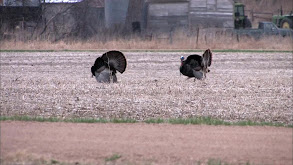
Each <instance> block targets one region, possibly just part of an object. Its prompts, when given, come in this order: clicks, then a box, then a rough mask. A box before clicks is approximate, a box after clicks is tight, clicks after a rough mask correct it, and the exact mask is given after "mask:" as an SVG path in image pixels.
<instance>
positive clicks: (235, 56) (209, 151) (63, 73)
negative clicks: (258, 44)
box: [0, 52, 293, 164]
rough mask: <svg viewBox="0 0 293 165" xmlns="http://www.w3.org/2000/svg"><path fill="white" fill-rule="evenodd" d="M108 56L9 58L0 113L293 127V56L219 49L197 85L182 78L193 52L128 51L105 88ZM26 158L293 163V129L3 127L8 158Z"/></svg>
mask: <svg viewBox="0 0 293 165" xmlns="http://www.w3.org/2000/svg"><path fill="white" fill-rule="evenodd" d="M102 53H103V52H2V53H1V59H0V64H1V65H0V67H1V68H0V69H1V73H0V76H1V87H0V88H1V95H0V101H1V115H5V116H14V115H28V116H38V117H58V118H74V117H78V118H79V117H84V118H105V119H111V118H130V119H135V120H138V121H141V120H146V119H150V118H163V119H165V118H190V117H198V116H210V117H213V118H218V119H222V120H225V121H231V122H235V121H241V120H251V121H254V122H273V123H283V124H288V125H292V124H293V118H292V113H293V110H292V109H293V108H292V107H293V106H292V103H293V102H292V73H293V71H292V53H220V52H219V53H214V56H213V63H212V66H211V68H210V70H211V72H210V73H208V74H207V79H205V80H203V81H198V80H196V81H194V80H193V79H186V77H184V76H182V75H180V73H179V65H180V56H181V55H184V56H187V55H189V54H191V53H188V52H185V53H178V52H125V55H126V57H127V62H128V66H127V69H126V72H125V73H123V74H118V81H119V83H116V84H98V83H97V82H96V80H95V79H94V78H92V77H91V72H90V67H91V66H92V64H93V63H94V61H95V59H96V58H97V57H98V56H99V55H101V54H102ZM194 53H198V54H201V53H202V52H194ZM19 153H22V154H23V155H25V157H26V156H30V155H33V157H44V158H45V159H54V160H55V159H56V160H60V161H65V162H67V161H69V162H73V163H74V162H81V163H87V162H89V163H92V164H111V163H112V164H198V163H199V162H207V161H208V160H209V159H219V160H221V161H224V162H228V163H232V164H233V163H235V164H238V163H246V162H248V161H249V162H250V163H253V164H292V128H284V127H234V126H233V127H225V126H203V125H198V126H194V125H168V124H157V125H156V124H155V125H152V124H110V123H108V124H73V123H34V122H1V157H2V160H3V159H4V162H8V164H9V162H15V161H14V160H15V159H18V156H17V155H19ZM117 155H118V157H119V156H121V157H120V158H117V160H113V159H114V158H112V156H114V157H115V156H117ZM11 157H12V158H11ZM106 160H111V161H106ZM24 162H28V161H27V160H25V161H24ZM12 164H15V163H12ZM22 164H23V163H22ZM24 164H25V163H24ZM26 164H44V163H26Z"/></svg>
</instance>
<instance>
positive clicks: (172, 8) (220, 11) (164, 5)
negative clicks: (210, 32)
mask: <svg viewBox="0 0 293 165" xmlns="http://www.w3.org/2000/svg"><path fill="white" fill-rule="evenodd" d="M146 3H147V20H146V24H147V25H146V28H147V29H148V30H151V31H158V30H159V31H170V30H172V29H174V28H178V27H201V28H234V18H233V5H234V4H233V3H234V2H233V1H232V0H189V1H182V0H177V1H176V0H165V1H164V0H148V1H147V2H146Z"/></svg>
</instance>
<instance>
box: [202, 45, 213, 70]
mask: <svg viewBox="0 0 293 165" xmlns="http://www.w3.org/2000/svg"><path fill="white" fill-rule="evenodd" d="M202 57H203V64H204V67H208V66H211V64H212V59H213V54H212V51H211V50H210V49H207V50H206V51H205V52H204V54H203V55H202Z"/></svg>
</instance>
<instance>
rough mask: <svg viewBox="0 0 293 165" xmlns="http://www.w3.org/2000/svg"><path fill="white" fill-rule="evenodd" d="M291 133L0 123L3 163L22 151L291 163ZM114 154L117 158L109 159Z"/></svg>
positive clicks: (51, 156)
mask: <svg viewBox="0 0 293 165" xmlns="http://www.w3.org/2000/svg"><path fill="white" fill-rule="evenodd" d="M292 136H293V135H292V128H284V127H280V128H279V127H251V126H246V127H240V126H206V125H171V124H143V123H141V124H113V123H107V124H83V123H80V124H79V123H38V122H10V121H6V122H1V157H2V159H3V160H4V162H3V163H5V161H6V162H13V161H11V160H14V162H16V159H15V157H17V155H19V153H22V154H23V155H34V156H35V157H39V158H40V157H41V158H43V159H45V160H58V161H61V162H68V163H77V162H78V163H82V164H83V163H89V164H205V163H207V162H208V161H210V160H211V159H216V160H221V161H222V162H226V163H231V164H240V163H242V164H245V163H250V164H268V165H269V164H271V165H273V164H279V165H289V164H292V163H293V162H292V159H293V157H292V149H293V148H292ZM113 155H119V156H120V157H119V158H117V159H110V158H111V157H112V156H113ZM13 157H14V159H12V158H13ZM30 161H32V159H30ZM30 161H28V160H22V163H23V164H26V163H27V164H29V162H30ZM7 164H9V163H7Z"/></svg>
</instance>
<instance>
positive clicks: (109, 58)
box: [101, 50, 127, 73]
mask: <svg viewBox="0 0 293 165" xmlns="http://www.w3.org/2000/svg"><path fill="white" fill-rule="evenodd" d="M101 58H102V59H103V60H104V61H105V62H106V63H107V64H108V65H109V67H110V69H112V68H114V69H115V70H117V71H118V72H120V73H123V72H124V71H125V69H126V65H127V62H126V58H125V56H124V54H123V53H121V52H120V51H115V50H112V51H109V52H106V53H104V54H103V55H102V57H101Z"/></svg>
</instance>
